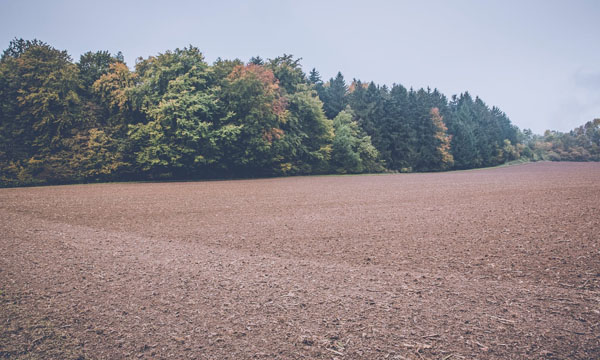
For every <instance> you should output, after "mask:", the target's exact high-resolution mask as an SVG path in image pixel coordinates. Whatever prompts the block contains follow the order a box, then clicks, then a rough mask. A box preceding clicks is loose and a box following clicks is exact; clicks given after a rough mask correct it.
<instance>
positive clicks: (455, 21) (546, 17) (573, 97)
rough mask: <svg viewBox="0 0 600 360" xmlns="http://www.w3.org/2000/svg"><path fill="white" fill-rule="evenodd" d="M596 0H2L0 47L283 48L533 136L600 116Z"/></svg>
mask: <svg viewBox="0 0 600 360" xmlns="http://www.w3.org/2000/svg"><path fill="white" fill-rule="evenodd" d="M599 17H600V1H598V0H589V1H585V0H570V1H567V0H565V1H543V0H540V1H537V0H531V1H526V0H520V1H512V0H502V1H493V0H488V1H484V0H481V1H467V0H452V1H443V0H440V1H417V0H414V1H378V0H369V1H348V0H346V1H326V0H321V1H312V0H311V1H299V0H298V1H285V0H280V1H277V0H272V1H258V0H257V1H233V0H229V1H227V0H221V1H177V0H171V1H141V0H140V1H127V0H120V1H113V0H110V1H108V0H104V1H85V0H68V1H67V0H53V1H33V0H0V45H1V46H2V49H6V48H7V47H8V44H9V42H10V40H11V39H13V38H15V37H17V38H24V39H33V38H37V39H40V40H43V41H45V42H47V43H49V44H50V45H52V46H54V47H56V48H58V49H61V50H67V51H68V52H69V53H70V54H71V56H72V57H73V59H75V60H78V59H79V56H80V55H81V54H82V53H84V52H86V51H89V50H92V51H97V50H109V51H110V52H112V53H116V52H117V51H119V50H120V51H122V52H123V54H124V55H125V59H126V61H127V63H128V65H129V66H130V67H133V66H134V65H135V59H136V58H137V57H139V56H142V57H148V56H150V55H156V54H158V53H160V52H164V51H166V50H169V49H175V48H177V47H184V46H187V45H189V44H192V45H194V46H197V47H198V48H200V50H201V51H202V52H203V54H204V55H205V57H206V59H207V61H208V62H210V63H212V62H213V61H214V60H215V59H216V58H217V57H222V58H226V59H233V58H239V59H241V60H244V61H247V60H248V59H249V58H250V57H252V56H255V55H260V56H261V57H263V58H272V57H275V56H278V55H281V54H283V53H287V54H293V55H294V56H296V57H301V58H302V61H301V63H302V65H303V68H304V70H305V71H306V72H308V71H310V69H312V68H313V67H315V68H317V70H318V71H319V72H320V73H321V75H322V77H323V78H324V80H327V79H329V78H330V77H332V76H334V75H335V74H336V73H337V71H341V72H342V73H343V74H344V77H345V78H346V80H347V82H348V83H349V82H350V81H351V80H352V79H353V78H356V79H360V80H363V81H371V80H372V81H375V82H376V83H378V84H387V85H391V84H393V83H399V84H402V85H404V86H406V87H411V86H412V87H414V88H420V87H427V86H430V87H431V88H438V89H440V90H441V91H442V92H443V93H445V94H446V95H447V96H448V97H450V96H451V95H452V94H458V93H461V92H464V91H465V90H467V91H469V92H470V93H471V94H472V95H478V96H479V97H481V98H482V99H483V100H484V101H485V102H486V103H487V104H488V105H490V106H492V105H495V106H498V107H499V108H500V109H502V110H503V111H505V112H506V113H507V114H508V116H509V117H510V118H511V120H512V121H513V123H514V124H516V125H517V126H519V127H520V128H521V129H523V128H531V129H533V130H534V132H536V133H541V132H543V131H544V130H545V129H554V130H560V131H567V130H570V129H572V128H573V127H576V126H579V125H581V124H583V123H585V122H587V121H590V120H592V119H594V118H595V117H600V21H599Z"/></svg>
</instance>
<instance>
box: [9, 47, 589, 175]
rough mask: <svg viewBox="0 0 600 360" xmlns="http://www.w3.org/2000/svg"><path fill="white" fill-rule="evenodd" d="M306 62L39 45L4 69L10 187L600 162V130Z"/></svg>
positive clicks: (14, 53)
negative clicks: (540, 126)
mask: <svg viewBox="0 0 600 360" xmlns="http://www.w3.org/2000/svg"><path fill="white" fill-rule="evenodd" d="M300 61H301V59H300V58H295V57H294V56H292V55H289V54H283V55H281V56H278V57H275V58H273V59H263V58H261V57H260V56H255V57H253V58H252V59H250V61H249V62H248V63H244V62H243V61H241V60H239V59H233V60H227V59H221V58H219V59H217V60H216V61H215V62H214V63H212V64H208V63H207V62H206V60H205V58H204V56H203V54H202V53H201V52H200V50H199V49H198V48H196V47H194V46H191V45H190V46H188V47H185V48H183V49H175V50H169V51H165V52H164V53H160V54H158V55H156V56H150V57H148V58H146V59H143V58H139V59H138V61H137V63H136V65H135V69H130V68H129V67H128V66H127V65H126V64H125V63H124V62H123V55H122V54H121V53H120V52H119V53H117V54H111V53H109V52H108V51H96V52H93V51H89V52H87V53H85V54H83V55H81V57H80V59H79V61H78V62H74V61H73V60H72V59H71V57H70V56H69V55H68V53H67V52H66V51H63V50H58V49H55V48H54V47H52V46H50V45H48V44H46V43H44V42H42V41H39V40H23V39H15V40H13V41H11V43H10V44H9V47H8V48H7V49H6V50H5V51H4V52H3V54H2V57H1V58H0V144H1V146H0V184H1V185H2V186H16V185H31V184H53V183H72V182H88V181H112V180H131V179H198V178H215V177H218V178H228V177H248V176H277V175H294V174H326V173H362V172H382V171H401V172H405V171H442V170H449V169H467V168H474V167H481V166H492V165H498V164H502V163H504V162H507V161H511V160H516V159H519V158H520V157H526V158H528V159H533V160H538V159H549V160H577V161H581V160H596V161H597V160H600V151H599V148H600V130H599V128H600V120H599V119H596V120H594V121H591V122H589V123H587V124H585V125H583V126H581V127H579V128H577V129H574V130H573V131H571V132H569V133H565V134H563V133H558V132H551V131H548V132H546V133H545V134H544V135H543V136H538V135H533V134H532V133H531V131H529V130H525V131H523V132H521V131H520V130H519V129H518V128H517V127H516V126H514V125H512V124H511V122H510V119H509V118H508V116H507V115H506V114H505V113H504V112H502V111H501V110H500V109H498V108H497V107H489V106H488V105H487V104H486V103H485V102H484V101H483V100H482V99H480V98H478V97H475V98H473V97H472V96H471V95H470V94H469V93H468V92H464V93H462V94H459V95H455V96H452V97H451V99H450V100H448V98H446V96H445V95H443V94H442V93H440V92H439V91H438V90H436V89H434V90H431V89H429V88H427V89H418V90H414V89H412V88H411V89H407V88H405V87H403V86H402V85H400V84H394V85H392V86H391V88H389V87H387V86H385V85H383V86H380V85H378V84H375V83H373V82H362V81H361V80H357V79H354V80H353V81H352V82H349V83H348V82H347V81H346V79H345V78H344V76H343V75H342V73H341V72H338V73H337V74H336V76H335V77H332V78H330V79H329V80H328V81H326V82H324V81H323V80H322V79H321V75H320V73H319V72H318V71H317V70H316V69H312V70H311V71H310V72H309V74H308V75H307V74H306V73H304V71H303V69H302V65H301V63H300Z"/></svg>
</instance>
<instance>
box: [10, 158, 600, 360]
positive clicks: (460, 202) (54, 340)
mask: <svg viewBox="0 0 600 360" xmlns="http://www.w3.org/2000/svg"><path fill="white" fill-rule="evenodd" d="M0 291H1V293H0V322H1V326H0V358H2V357H4V358H11V359H12V358H26V359H30V358H31V359H36V358H61V359H62V358H73V359H78V358H79V359H84V358H85V359H87V358H91V359H119V358H134V359H137V358H199V359H249V358H264V359H272V358H284V359H300V358H310V359H313V358H318V359H321V358H322V359H332V358H338V359H429V358H434V359H446V360H448V359H462V358H468V359H470V358H485V359H512V358H514V359H522V358H527V359H553V358H557V359H566V358H569V359H593V358H599V357H600V164H591V163H535V164H526V165H519V166H510V167H502V168H493V169H484V170H475V171H462V172H449V173H435V174H397V175H376V176H324V177H293V178H278V179H260V180H241V181H213V182H185V183H127V184H99V185H74V186H55V187H37V188H20V189H0Z"/></svg>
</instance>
